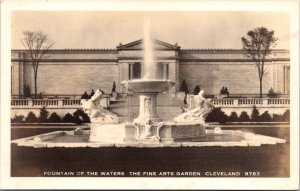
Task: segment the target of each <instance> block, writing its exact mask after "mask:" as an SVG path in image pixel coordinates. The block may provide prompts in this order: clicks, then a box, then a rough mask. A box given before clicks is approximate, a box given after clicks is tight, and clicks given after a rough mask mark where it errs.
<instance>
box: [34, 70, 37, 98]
mask: <svg viewBox="0 0 300 191" xmlns="http://www.w3.org/2000/svg"><path fill="white" fill-rule="evenodd" d="M34 97H35V99H37V72H36V73H35V74H34Z"/></svg>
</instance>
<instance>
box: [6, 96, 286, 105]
mask: <svg viewBox="0 0 300 191" xmlns="http://www.w3.org/2000/svg"><path fill="white" fill-rule="evenodd" d="M187 101H188V104H191V103H192V96H189V97H188V100H187ZM80 102H81V100H80V99H12V100H11V106H12V107H42V106H47V107H58V108H60V107H78V108H80V107H81V106H80V105H81V104H80ZM212 102H213V104H214V105H215V106H217V107H249V106H253V105H256V106H262V107H268V106H270V107H276V106H278V107H280V106H283V107H287V106H289V105H290V99H289V98H262V99H260V98H222V99H219V98H217V99H213V100H212ZM109 103H110V102H109V97H104V99H103V100H101V105H102V106H103V107H107V106H108V105H109Z"/></svg>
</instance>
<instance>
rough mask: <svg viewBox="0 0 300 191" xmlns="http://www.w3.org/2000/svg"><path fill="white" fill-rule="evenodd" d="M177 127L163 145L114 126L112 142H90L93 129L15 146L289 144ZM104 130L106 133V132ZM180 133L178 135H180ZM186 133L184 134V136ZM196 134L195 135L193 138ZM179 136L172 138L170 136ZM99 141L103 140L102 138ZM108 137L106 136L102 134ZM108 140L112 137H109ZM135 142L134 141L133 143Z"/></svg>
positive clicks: (166, 131) (169, 128) (169, 129)
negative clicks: (78, 133)
mask: <svg viewBox="0 0 300 191" xmlns="http://www.w3.org/2000/svg"><path fill="white" fill-rule="evenodd" d="M175 125H176V124H166V126H165V127H164V128H162V130H161V131H160V136H161V139H162V141H160V142H151V144H149V142H139V141H134V140H132V138H133V137H135V136H136V129H135V128H132V126H131V125H130V124H124V127H123V128H121V129H120V126H115V127H113V126H111V127H112V128H115V130H116V131H119V133H120V134H118V135H112V134H111V133H110V134H109V133H108V134H106V135H110V139H98V140H97V141H96V142H93V141H90V140H89V134H90V133H92V132H90V131H89V130H83V133H82V134H81V135H76V134H75V133H74V131H55V132H51V133H45V134H42V135H35V136H31V137H25V138H21V139H16V140H13V141H12V143H13V144H17V145H18V146H27V147H35V148H40V147H47V148H50V147H73V148H76V147H149V148H155V147H207V146H214V147H215V146H220V147H234V146H239V147H248V146H255V147H257V146H261V145H263V144H272V145H274V144H282V143H286V140H284V139H280V138H276V137H271V136H266V135H261V134H254V133H249V132H243V131H240V130H221V131H220V130H219V129H216V128H215V129H210V130H205V129H203V128H202V129H201V128H200V129H197V128H196V126H195V127H192V128H191V129H194V130H191V131H190V133H188V134H187V133H186V132H183V131H181V130H184V128H185V127H182V126H181V125H178V128H177V127H175ZM104 129H105V130H104V131H107V132H109V126H107V127H106V128H104ZM180 129H181V130H180ZM104 131H102V133H104ZM177 133H178V134H177ZM181 133H183V134H181ZM119 135H121V136H120V137H119V138H124V137H123V136H125V137H127V138H129V139H127V140H126V139H125V140H123V141H122V140H121V139H119V140H118V139H116V136H119ZM192 135H193V136H192ZM172 136H175V137H173V138H171V139H169V138H170V137H172ZM176 137H177V138H176ZM98 138H99V137H98ZM102 138H105V135H102ZM106 138H108V137H106ZM130 139H131V140H130Z"/></svg>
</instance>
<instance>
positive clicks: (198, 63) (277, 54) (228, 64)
mask: <svg viewBox="0 0 300 191" xmlns="http://www.w3.org/2000/svg"><path fill="white" fill-rule="evenodd" d="M155 48H156V51H155V53H156V60H157V62H158V64H159V67H158V70H157V73H158V74H159V76H162V77H163V76H165V75H167V78H168V79H170V80H172V81H174V82H176V85H175V86H174V87H173V89H171V90H170V92H173V93H175V92H176V91H179V87H180V84H181V82H182V81H183V80H185V81H186V83H187V85H188V88H189V91H190V92H192V91H193V89H194V87H195V86H196V85H200V87H201V89H204V90H205V92H206V94H209V95H215V96H217V95H219V92H220V89H221V88H222V87H223V86H227V88H228V89H229V92H230V94H231V95H239V96H243V95H244V96H246V95H257V94H258V93H259V81H258V73H257V69H256V67H255V65H254V64H253V63H252V62H251V61H250V60H249V59H247V58H246V57H245V56H244V54H243V52H242V50H224V49H198V50H188V49H182V48H181V47H179V46H178V45H177V44H175V45H171V44H168V43H165V42H162V41H159V40H156V41H155ZM142 55H143V50H142V40H138V41H135V42H132V43H128V44H125V45H121V44H120V45H119V46H117V47H116V49H91V50H81V49H76V50H73V49H71V50H70V49H67V50H50V51H49V52H48V53H47V54H46V56H45V57H44V59H43V60H42V62H41V63H40V66H39V70H38V80H37V83H38V92H41V93H42V95H44V96H49V97H51V96H54V97H56V96H66V97H72V96H73V97H72V98H77V97H78V96H80V95H81V94H82V93H83V92H84V91H87V92H90V91H91V90H92V89H97V88H101V89H103V90H104V92H105V93H110V92H111V89H112V85H113V82H114V81H115V82H116V86H117V87H116V90H117V91H118V92H123V93H124V92H125V89H124V88H123V87H122V86H121V85H120V82H122V81H123V80H128V79H131V78H136V77H140V76H143V73H144V68H143V59H142ZM11 62H12V64H11V72H12V74H11V75H12V76H11V78H12V82H11V83H12V89H11V93H12V96H20V95H23V94H24V85H29V87H30V89H31V93H33V92H34V80H33V69H32V65H31V63H30V62H29V61H28V60H27V59H26V54H25V51H24V50H12V58H11ZM266 65H267V70H268V75H267V76H265V77H264V82H263V93H265V94H266V93H267V92H268V90H269V89H270V88H271V87H272V88H273V89H274V91H275V92H277V93H280V94H289V68H290V55H289V51H288V50H274V51H273V53H272V55H271V57H270V58H268V61H267V63H266ZM137 73H140V74H137Z"/></svg>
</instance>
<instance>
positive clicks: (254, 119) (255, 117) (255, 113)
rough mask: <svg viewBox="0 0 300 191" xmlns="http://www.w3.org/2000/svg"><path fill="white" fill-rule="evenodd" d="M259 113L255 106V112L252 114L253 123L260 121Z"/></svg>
mask: <svg viewBox="0 0 300 191" xmlns="http://www.w3.org/2000/svg"><path fill="white" fill-rule="evenodd" d="M259 118H260V117H259V111H258V110H257V108H256V106H253V110H252V113H251V121H256V122H257V121H260V119H259Z"/></svg>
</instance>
